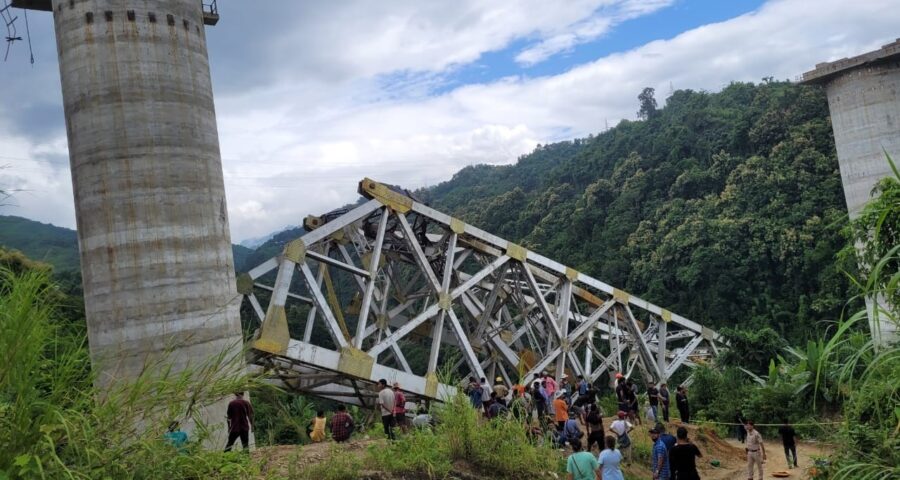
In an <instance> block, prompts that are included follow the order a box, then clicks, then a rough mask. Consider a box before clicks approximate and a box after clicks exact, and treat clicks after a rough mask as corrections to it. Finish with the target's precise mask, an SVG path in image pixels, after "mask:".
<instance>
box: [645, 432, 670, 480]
mask: <svg viewBox="0 0 900 480" xmlns="http://www.w3.org/2000/svg"><path fill="white" fill-rule="evenodd" d="M650 439H651V440H653V454H652V456H651V458H650V470H652V471H653V480H669V479H670V478H671V475H670V474H669V451H668V449H667V448H666V444H665V443H663V441H662V439H660V438H659V430H657V429H656V428H651V429H650Z"/></svg>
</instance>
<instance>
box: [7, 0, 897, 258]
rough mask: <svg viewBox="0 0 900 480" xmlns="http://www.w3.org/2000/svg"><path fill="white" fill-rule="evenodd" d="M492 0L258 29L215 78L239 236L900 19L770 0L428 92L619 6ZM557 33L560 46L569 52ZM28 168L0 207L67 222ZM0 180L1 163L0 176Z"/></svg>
mask: <svg viewBox="0 0 900 480" xmlns="http://www.w3.org/2000/svg"><path fill="white" fill-rule="evenodd" d="M494 3H498V2H493V3H490V2H476V1H475V0H471V1H459V2H441V3H437V2H412V1H411V0H410V2H409V4H408V5H406V8H401V7H400V6H397V5H395V4H394V3H391V4H390V8H389V7H388V6H387V5H388V4H385V3H383V2H382V3H373V2H362V3H359V2H338V3H336V4H335V3H333V2H331V3H329V4H327V5H325V4H324V3H316V2H300V3H299V4H298V5H303V6H302V9H301V11H300V13H296V12H294V14H297V15H298V18H299V20H298V23H299V25H298V26H297V27H296V28H295V29H294V30H293V31H291V32H288V33H287V34H283V32H278V33H279V34H278V35H274V34H273V35H274V36H273V37H271V38H269V37H267V38H266V41H267V42H268V41H269V40H272V42H273V43H272V44H271V47H270V50H271V52H274V53H271V52H269V53H266V52H260V55H259V56H260V58H261V59H262V60H260V59H259V58H257V59H256V60H259V61H260V62H262V63H263V64H265V65H266V68H268V70H265V71H261V72H260V77H259V78H260V79H261V80H260V81H259V82H257V83H255V84H253V85H251V86H248V87H246V88H243V87H242V88H233V87H229V86H228V83H227V82H228V80H229V78H228V72H225V73H222V72H221V71H220V73H219V75H218V77H217V76H216V73H215V72H216V70H214V82H215V84H216V110H217V112H218V125H219V138H220V142H221V150H222V157H223V164H224V168H225V181H226V189H227V192H228V203H229V213H230V221H231V227H232V232H233V238H234V240H235V241H237V240H241V239H244V238H248V237H254V236H260V235H264V234H266V233H269V232H270V231H272V230H275V229H279V228H282V227H283V226H284V225H285V224H298V223H300V222H301V220H302V218H303V217H304V216H306V215H307V214H310V213H314V214H320V213H323V212H325V211H328V210H330V209H333V208H336V207H339V206H341V205H342V204H344V203H348V202H352V201H355V200H356V198H357V195H356V182H357V181H358V180H360V179H361V178H362V177H364V176H369V177H372V178H375V179H378V180H382V181H385V182H389V183H394V184H400V185H404V186H406V187H407V188H416V187H420V186H423V185H429V184H434V183H437V182H439V181H441V180H445V179H448V178H449V177H450V176H451V175H452V174H453V173H454V172H455V171H457V170H458V169H459V168H461V167H463V166H466V165H470V164H473V163H492V164H506V163H511V162H514V161H515V160H516V159H517V158H518V157H519V156H520V155H522V154H524V153H527V152H529V151H530V150H531V149H533V147H534V146H535V145H536V144H537V143H546V142H549V141H554V140H559V139H562V138H571V137H574V136H584V135H587V134H588V133H595V132H598V131H600V130H602V129H603V127H604V124H605V123H606V122H607V121H608V123H609V124H610V125H614V124H615V123H617V122H618V121H619V120H620V119H622V118H633V117H634V112H635V111H636V110H637V99H636V96H637V94H638V93H639V92H640V91H641V89H642V88H643V87H645V86H651V87H655V88H656V89H657V92H666V91H668V89H669V85H670V82H671V84H672V85H674V87H675V88H691V89H706V90H718V89H719V88H721V87H722V86H724V85H726V84H727V83H728V82H730V81H732V80H741V81H758V80H759V79H760V78H762V77H766V76H774V77H776V78H779V79H784V78H789V77H793V76H795V75H797V74H800V73H802V72H803V71H805V70H808V69H811V68H812V67H813V66H814V65H815V64H816V63H818V62H821V61H826V60H830V59H835V58H840V57H844V56H852V55H855V54H858V53H862V52H864V51H867V50H870V49H874V48H878V47H879V46H880V45H881V44H883V43H887V42H889V41H891V40H893V37H894V36H896V25H897V24H898V20H900V10H898V9H896V8H894V2H893V1H890V0H870V1H867V2H858V3H854V4H848V3H847V2H843V1H840V0H828V1H825V0H823V1H820V2H817V4H816V6H815V8H810V6H809V4H808V2H804V1H800V0H790V1H788V0H778V1H772V2H769V3H767V4H766V5H765V6H764V7H762V8H761V9H760V10H758V11H756V12H754V13H751V14H748V15H743V16H741V17H737V18H734V19H731V20H728V21H725V22H721V23H717V24H711V25H706V26H703V27H700V28H697V29H694V30H691V31H688V32H685V33H683V34H681V35H678V36H677V37H675V38H672V39H668V40H660V41H655V42H651V43H648V44H646V45H644V46H641V47H639V48H636V49H634V50H631V51H628V52H620V53H616V54H613V55H609V56H607V57H604V58H601V59H597V60H596V61H594V62H590V63H587V64H584V65H580V66H576V67H574V68H572V69H571V70H569V71H567V72H564V73H561V74H558V75H552V76H545V77H538V78H528V77H518V76H513V77H509V78H504V79H500V80H495V81H492V82H489V83H474V84H469V85H464V86H461V87H458V88H455V89H452V90H450V91H446V92H444V93H442V94H440V95H436V96H435V95H433V94H431V93H430V92H432V88H433V86H434V83H435V82H437V83H439V82H441V81H443V76H447V75H450V76H452V68H453V66H455V65H459V64H464V63H467V62H473V61H475V60H476V59H478V58H479V56H480V55H482V54H483V53H484V52H486V51H491V50H496V49H499V48H503V46H505V45H508V43H509V42H510V41H511V40H512V39H514V38H523V37H527V38H534V39H535V42H536V43H535V44H534V45H540V44H541V42H551V43H552V41H553V40H552V39H553V38H556V37H557V36H559V35H563V36H564V35H566V34H567V33H568V34H576V33H577V31H578V29H579V28H582V27H583V28H585V29H587V30H585V31H587V32H588V33H590V29H589V27H588V26H586V25H588V23H589V22H590V21H592V20H590V19H594V20H595V21H596V19H597V18H599V17H598V16H597V12H598V7H600V6H602V5H613V4H618V5H620V8H622V9H624V8H625V7H623V6H622V5H623V4H622V2H620V1H619V2H611V1H607V2H596V1H593V2H592V1H587V0H584V1H578V2H569V3H567V5H569V4H570V3H571V7H568V8H560V7H558V6H557V5H556V4H552V2H546V1H533V2H530V3H527V4H520V3H510V4H505V5H500V6H498V5H494ZM657 3H659V2H657ZM663 3H664V2H663ZM292 5H293V4H292ZM485 5H486V6H485ZM520 5H522V6H520ZM629 5H630V7H629V8H635V9H640V8H658V7H659V5H658V4H657V5H655V6H654V3H653V2H634V3H629ZM295 8H301V7H295ZM364 9H368V10H366V11H367V14H366V15H361V14H360V13H359V12H360V11H363V10H364ZM600 11H601V12H602V9H601V10H600ZM621 11H626V10H621ZM395 12H407V13H404V14H397V13H395ZM410 12H414V13H410ZM288 23H290V22H288ZM216 28H218V27H216ZM596 28H598V29H599V27H596ZM598 31H599V30H598ZM601 34H602V33H601ZM584 35H585V36H584V37H578V36H577V35H576V38H575V39H574V40H573V42H576V43H577V41H579V40H578V39H579V38H587V34H584ZM215 41H216V37H214V36H213V35H211V36H210V42H211V49H212V50H213V53H211V61H212V63H213V66H214V69H216V68H220V67H221V66H222V65H231V68H235V69H238V67H235V66H234V65H235V63H238V60H240V59H238V60H235V59H234V58H228V57H225V56H224V55H225V52H223V51H216V47H215V44H214V43H213V42H215ZM567 41H568V40H565V41H563V40H557V42H559V43H557V44H556V45H557V46H560V45H562V46H563V48H569V47H568V46H565V45H566V42H567ZM534 45H533V46H534ZM552 50H553V48H549V43H548V47H547V51H552ZM270 54H271V56H270ZM274 56H277V57H278V59H277V61H276V60H275V59H274ZM250 60H253V59H250ZM217 65H218V66H217ZM234 71H235V72H239V71H242V70H239V69H238V70H234ZM416 72H418V73H416ZM448 72H449V73H448ZM398 82H399V83H400V84H401V87H399V88H398V87H397V83H398ZM220 84H222V85H224V87H220ZM57 88H58V86H57ZM662 96H664V95H662V94H658V97H660V100H662V98H661V97H662ZM0 101H5V100H0ZM2 106H3V104H2V103H0V108H2ZM2 117H3V115H2V112H0V118H2ZM5 131H6V130H5V129H0V146H2V148H0V155H9V156H13V157H19V158H27V157H30V156H34V155H35V151H36V150H37V149H40V148H43V147H42V145H50V144H54V142H56V143H58V142H59V141H64V138H65V137H64V133H63V132H59V134H57V135H56V136H55V137H52V138H53V140H47V141H36V140H29V139H27V138H26V137H23V136H10V135H9V134H7V133H5ZM10 139H12V140H10ZM10 142H17V143H14V145H15V146H16V147H15V149H14V150H15V152H16V153H7V152H8V151H11V150H10V149H9V148H7V146H8V145H10ZM2 163H3V161H2V158H0V164H2ZM41 165H43V166H47V165H50V166H54V165H53V164H46V163H42V164H41ZM56 167H59V165H56ZM29 168H41V167H40V166H35V165H30V164H29ZM33 173H35V174H36V175H37V174H38V173H37V172H33ZM39 175H40V176H42V177H46V178H47V179H48V180H40V179H31V178H30V174H29V180H28V181H29V182H30V183H29V185H32V186H33V187H34V188H32V191H34V192H40V198H37V197H23V198H21V199H19V203H20V204H21V206H20V207H19V208H20V210H19V211H18V212H19V213H16V212H14V211H10V210H9V209H3V210H0V213H9V214H20V215H25V216H30V217H32V218H36V219H40V220H43V221H51V219H52V218H57V217H60V216H68V217H69V218H70V220H69V221H68V222H66V223H64V224H67V225H68V226H73V225H74V217H73V214H72V213H71V212H72V210H73V209H72V207H71V198H72V197H71V187H70V186H69V185H68V184H67V182H68V172H67V170H65V169H63V168H56V170H54V171H50V172H45V171H40V173H39ZM9 178H10V177H9V173H8V172H0V185H7V184H8V182H7V180H8V179H9ZM38 181H45V182H46V184H38V183H36V182H38ZM26 204H27V205H26Z"/></svg>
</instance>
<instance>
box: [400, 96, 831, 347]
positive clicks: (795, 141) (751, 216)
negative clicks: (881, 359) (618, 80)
mask: <svg viewBox="0 0 900 480" xmlns="http://www.w3.org/2000/svg"><path fill="white" fill-rule="evenodd" d="M636 103H637V102H636ZM645 103H646V104H645V105H642V107H641V110H642V113H643V116H644V117H645V120H642V121H634V122H631V121H623V122H622V123H620V124H619V125H618V126H616V127H615V128H612V129H610V130H608V131H606V132H604V133H602V134H599V135H597V136H591V137H588V138H585V139H578V140H574V141H568V142H561V143H555V144H550V145H544V146H538V148H537V149H536V150H535V151H534V152H533V153H531V154H528V155H526V156H523V157H522V158H520V159H519V161H518V163H516V164H515V165H511V166H484V165H480V166H473V167H467V168H465V169H463V170H462V171H460V172H459V173H457V174H456V175H454V177H453V179H451V180H450V181H448V182H445V183H442V184H440V185H437V186H435V187H432V188H428V189H423V190H420V191H418V192H416V193H417V195H419V196H421V197H422V198H423V199H425V200H426V201H427V202H429V203H430V204H431V205H432V206H434V207H435V208H438V209H441V210H445V211H447V212H448V213H452V214H454V215H456V216H459V217H461V218H463V219H465V220H466V221H468V222H470V223H472V224H474V225H476V226H478V227H481V228H483V229H485V230H488V231H490V232H492V233H495V234H497V235H500V236H502V237H504V238H507V239H510V240H514V241H521V242H522V243H523V244H525V245H527V246H528V247H529V248H531V249H534V250H535V251H538V252H540V253H543V254H546V255H548V256H550V257H552V258H554V259H557V260H559V261H562V262H565V263H567V264H569V265H572V266H573V267H575V268H578V269H580V270H583V271H585V272H586V273H588V274H590V275H593V276H596V277H598V278H600V279H602V280H604V281H606V282H608V283H611V284H613V285H616V286H618V287H620V288H624V289H626V290H628V291H631V292H633V293H635V294H639V295H642V296H645V297H646V298H647V299H649V300H651V301H654V302H657V303H659V304H661V305H665V306H667V307H668V308H670V309H671V310H673V311H676V312H679V313H681V314H683V315H685V316H687V317H689V318H692V319H694V320H696V321H699V322H701V323H703V324H705V325H708V326H710V327H714V328H715V327H724V326H740V327H742V328H746V329H753V328H755V327H758V326H766V325H771V326H773V328H775V329H776V330H779V331H780V332H781V333H782V334H783V335H786V336H788V337H790V338H794V339H800V338H803V337H805V336H810V335H812V334H814V333H815V332H816V330H821V329H822V328H823V326H822V325H821V324H819V323H817V322H819V321H820V320H825V319H834V318H836V317H837V316H838V315H839V314H840V311H841V308H842V307H843V306H844V302H845V301H846V300H845V299H846V298H849V296H848V295H847V287H848V284H847V281H846V279H845V275H844V273H843V272H841V271H840V268H839V267H838V266H836V262H835V254H836V253H837V252H838V251H839V250H840V249H841V247H842V246H843V245H844V244H845V239H844V238H843V237H842V235H841V229H842V228H843V227H844V225H845V224H846V221H847V220H846V217H847V214H846V207H845V205H844V199H843V193H842V189H841V182H840V175H839V171H838V163H837V159H836V154H835V149H834V141H833V137H832V132H831V125H830V123H829V118H828V107H827V103H826V100H825V96H824V93H823V92H822V91H820V90H818V89H815V88H809V87H801V86H797V85H793V84H790V83H786V82H772V81H766V82H764V83H762V84H759V85H754V84H749V83H734V84H731V85H729V86H728V87H726V88H725V89H723V90H722V91H721V92H720V93H706V92H695V91H690V90H680V91H676V92H674V93H673V94H672V95H671V96H670V97H669V98H668V99H667V100H666V105H665V107H664V108H662V109H656V108H655V107H654V104H653V103H652V102H645Z"/></svg>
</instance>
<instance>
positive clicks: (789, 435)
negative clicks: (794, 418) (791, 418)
mask: <svg viewBox="0 0 900 480" xmlns="http://www.w3.org/2000/svg"><path fill="white" fill-rule="evenodd" d="M782 420H783V425H782V426H780V427H778V434H779V435H781V444H782V445H783V446H784V459H785V460H787V465H788V468H795V467H797V442H796V438H797V431H796V430H794V427H792V426H791V424H790V423H788V419H787V418H784V419H782ZM791 454H793V456H794V458H793V461H792V460H791Z"/></svg>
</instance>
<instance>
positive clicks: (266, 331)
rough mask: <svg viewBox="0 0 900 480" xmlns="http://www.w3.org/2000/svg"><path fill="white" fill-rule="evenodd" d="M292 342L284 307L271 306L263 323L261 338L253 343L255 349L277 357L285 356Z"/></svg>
mask: <svg viewBox="0 0 900 480" xmlns="http://www.w3.org/2000/svg"><path fill="white" fill-rule="evenodd" d="M290 340H291V336H290V334H289V333H288V324H287V315H285V313H284V306H283V305H272V306H270V307H269V310H268V311H267V312H266V319H265V321H263V324H262V329H261V331H260V334H259V338H258V339H257V340H256V341H255V342H253V348H255V349H257V350H262V351H263V352H268V353H273V354H275V355H284V354H285V353H287V348H288V342H290Z"/></svg>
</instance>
